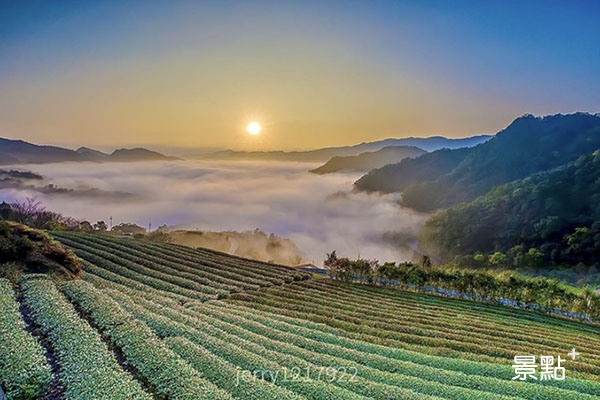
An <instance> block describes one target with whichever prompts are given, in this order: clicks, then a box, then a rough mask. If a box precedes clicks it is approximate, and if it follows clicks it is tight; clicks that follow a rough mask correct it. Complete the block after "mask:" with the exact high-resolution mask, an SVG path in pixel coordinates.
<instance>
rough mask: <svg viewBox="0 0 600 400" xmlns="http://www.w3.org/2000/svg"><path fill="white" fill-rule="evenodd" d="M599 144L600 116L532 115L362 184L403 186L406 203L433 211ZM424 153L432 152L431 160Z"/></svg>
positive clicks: (370, 176)
mask: <svg viewBox="0 0 600 400" xmlns="http://www.w3.org/2000/svg"><path fill="white" fill-rule="evenodd" d="M597 148H600V115H592V114H586V113H575V114H569V115H562V114H557V115H552V116H546V117H535V116H533V115H526V116H523V117H520V118H517V119H516V120H515V121H513V122H512V123H511V124H510V125H509V126H508V127H507V128H506V129H504V130H502V131H501V132H499V133H498V134H497V135H496V136H495V137H494V138H493V139H491V140H490V141H488V142H486V143H483V144H480V145H479V146H476V147H474V148H470V149H462V150H450V151H447V152H434V153H431V154H427V155H424V156H421V157H419V158H417V159H415V160H414V161H413V162H412V163H408V162H401V163H399V164H395V165H391V166H387V167H384V168H382V169H380V170H375V171H372V172H371V173H369V174H368V175H366V176H365V177H363V178H361V179H360V180H359V181H357V182H356V187H357V188H359V189H364V190H376V191H382V192H395V191H401V192H403V205H405V206H408V207H411V208H413V209H416V210H419V211H431V210H434V209H438V208H445V207H449V206H453V205H455V204H458V203H461V202H463V201H470V200H473V199H474V198H475V197H477V196H480V195H483V194H485V193H487V192H488V191H489V190H490V189H492V188H493V187H494V186H497V185H501V184H504V183H508V182H511V181H513V180H516V179H521V178H525V177H527V176H529V175H531V174H534V173H536V172H540V171H544V170H548V169H551V168H555V167H558V166H560V165H563V164H566V163H568V162H570V161H573V160H575V159H577V158H578V157H579V156H581V155H584V154H589V153H591V152H592V151H594V150H595V149H597ZM423 157H428V159H427V162H426V159H424V158H423ZM450 160H452V161H454V162H455V164H453V163H452V162H450ZM408 161H410V160H408ZM425 164H428V165H434V167H431V166H429V167H428V171H427V174H424V173H423V172H421V171H416V169H420V167H421V166H423V165H425ZM438 165H439V166H440V167H439V168H438V167H437V166H438ZM427 175H429V176H427ZM416 177H418V178H416Z"/></svg>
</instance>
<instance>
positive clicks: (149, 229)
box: [148, 222, 152, 233]
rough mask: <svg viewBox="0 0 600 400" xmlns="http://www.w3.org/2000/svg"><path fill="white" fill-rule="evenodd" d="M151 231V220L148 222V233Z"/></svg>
mask: <svg viewBox="0 0 600 400" xmlns="http://www.w3.org/2000/svg"><path fill="white" fill-rule="evenodd" d="M151 231H152V222H148V233H150V232H151Z"/></svg>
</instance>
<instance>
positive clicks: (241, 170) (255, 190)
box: [0, 161, 426, 264]
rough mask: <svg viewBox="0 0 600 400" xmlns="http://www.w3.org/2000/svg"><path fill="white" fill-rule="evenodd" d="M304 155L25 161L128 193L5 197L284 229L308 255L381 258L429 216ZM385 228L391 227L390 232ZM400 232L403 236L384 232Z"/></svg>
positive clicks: (69, 180) (58, 177)
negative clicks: (363, 189) (362, 189)
mask: <svg viewBox="0 0 600 400" xmlns="http://www.w3.org/2000/svg"><path fill="white" fill-rule="evenodd" d="M314 167H315V165H313V164H310V163H277V162H266V163H265V162H229V161H227V162H218V161H210V162H207V161H173V162H141V163H106V164H96V163H60V164H45V165H26V166H21V168H23V169H27V170H31V171H34V172H38V173H40V174H42V175H44V176H45V177H46V178H47V179H49V181H50V182H51V183H52V184H54V185H55V186H58V187H70V188H73V187H87V188H95V189H96V190H99V191H103V192H117V193H121V192H122V193H132V194H134V195H135V196H132V197H117V198H110V197H109V198H107V197H104V198H87V197H66V196H59V195H56V194H53V193H42V194H41V195H40V194H39V193H28V191H27V190H19V189H3V190H0V196H1V197H2V198H3V199H5V200H21V199H23V198H24V197H25V196H31V195H32V194H34V195H38V198H39V199H40V200H42V202H43V203H44V205H45V206H46V207H47V208H48V209H51V210H53V211H58V212H61V213H63V214H65V215H69V216H73V217H75V218H82V219H88V220H90V221H92V222H94V221H96V220H104V221H106V222H107V223H108V222H109V218H110V217H111V216H112V217H113V224H117V223H120V222H134V223H137V224H139V225H141V226H148V224H149V223H152V226H153V227H157V226H159V225H163V224H166V225H168V226H170V227H176V228H181V229H201V230H209V231H224V230H232V231H244V230H253V229H255V228H258V229H260V230H262V231H263V232H267V233H274V234H276V235H278V236H281V237H287V238H290V239H291V240H292V241H293V242H294V243H295V244H296V245H297V246H298V247H299V248H300V249H301V250H302V251H303V252H304V253H305V256H306V257H305V259H306V260H307V261H309V262H312V261H314V262H316V263H318V264H320V263H321V261H322V259H323V258H324V256H325V253H326V252H329V251H331V250H334V249H336V250H337V251H338V254H341V255H345V256H349V257H356V256H357V255H359V254H360V256H362V257H367V258H377V259H379V260H403V259H408V258H410V257H411V256H412V252H411V250H410V246H411V245H412V244H411V243H410V242H411V240H412V238H414V236H415V235H416V234H418V231H419V229H420V227H421V226H422V224H423V222H424V220H425V218H426V216H424V215H421V214H415V213H413V212H411V211H409V210H406V209H401V208H399V207H398V206H397V205H396V200H397V198H396V197H394V196H393V195H386V196H378V195H368V194H364V193H351V188H352V182H353V181H354V180H356V178H357V175H356V174H330V175H326V176H317V175H314V174H310V173H308V172H307V171H308V170H309V169H311V168H314ZM390 235H391V236H390ZM390 237H393V238H403V240H390Z"/></svg>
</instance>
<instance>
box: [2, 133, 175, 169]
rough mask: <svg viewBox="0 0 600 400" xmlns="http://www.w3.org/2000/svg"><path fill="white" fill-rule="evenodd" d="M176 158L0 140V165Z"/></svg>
mask: <svg viewBox="0 0 600 400" xmlns="http://www.w3.org/2000/svg"><path fill="white" fill-rule="evenodd" d="M175 159H177V158H176V157H169V156H165V155H164V154H161V153H158V152H155V151H152V150H148V149H144V148H134V149H118V150H115V151H113V152H112V153H110V154H109V153H104V152H101V151H98V150H94V149H90V148H87V147H80V148H79V149H77V150H71V149H67V148H63V147H57V146H45V145H37V144H33V143H28V142H25V141H23V140H12V139H5V138H0V164H4V165H7V164H24V163H36V164H39V163H51V162H63V161H95V162H113V161H151V160H175Z"/></svg>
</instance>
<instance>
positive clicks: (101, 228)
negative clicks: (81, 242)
mask: <svg viewBox="0 0 600 400" xmlns="http://www.w3.org/2000/svg"><path fill="white" fill-rule="evenodd" d="M94 230H95V231H98V232H106V231H107V230H108V225H106V222H104V221H98V222H96V223H95V224H94Z"/></svg>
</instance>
